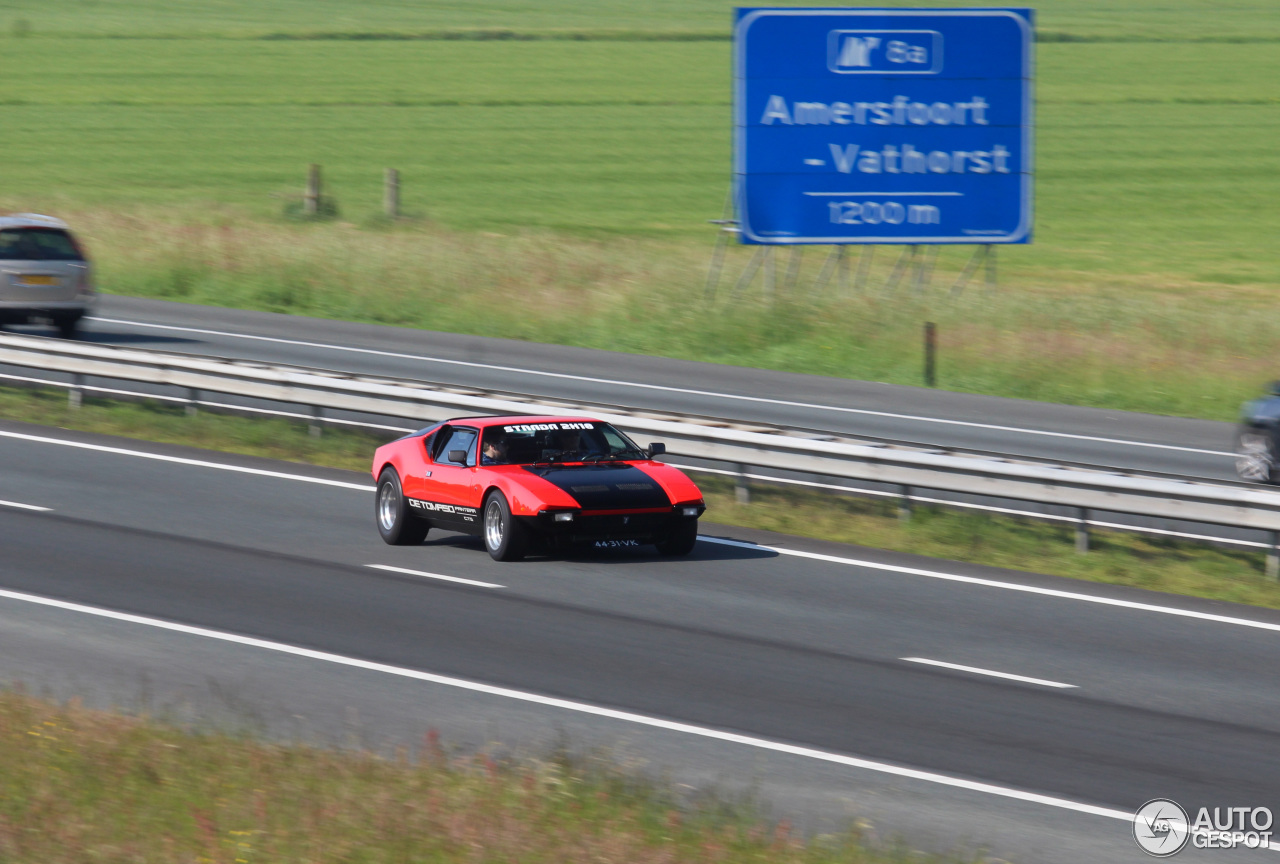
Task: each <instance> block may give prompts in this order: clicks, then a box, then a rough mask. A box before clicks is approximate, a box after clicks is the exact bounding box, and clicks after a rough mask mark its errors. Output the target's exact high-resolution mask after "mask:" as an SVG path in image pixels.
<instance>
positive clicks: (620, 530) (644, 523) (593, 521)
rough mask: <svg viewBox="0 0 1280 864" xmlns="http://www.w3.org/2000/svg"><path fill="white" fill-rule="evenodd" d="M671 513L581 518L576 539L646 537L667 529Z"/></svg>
mask: <svg viewBox="0 0 1280 864" xmlns="http://www.w3.org/2000/svg"><path fill="white" fill-rule="evenodd" d="M670 520H671V514H670V513H632V514H627V515H622V516H618V515H607V516H579V517H578V518H577V520H576V521H575V524H574V528H573V535H574V538H575V539H578V538H581V539H584V540H585V539H591V538H597V537H599V538H610V537H614V538H616V537H646V536H649V535H652V534H653V533H654V532H655V531H657V530H659V529H661V528H665V527H666V525H667V523H668V522H669V521H670Z"/></svg>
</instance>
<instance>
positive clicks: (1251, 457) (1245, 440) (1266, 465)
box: [1236, 429, 1276, 483]
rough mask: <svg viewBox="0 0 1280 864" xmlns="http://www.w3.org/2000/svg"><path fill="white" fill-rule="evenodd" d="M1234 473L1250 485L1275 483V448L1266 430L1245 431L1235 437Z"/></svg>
mask: <svg viewBox="0 0 1280 864" xmlns="http://www.w3.org/2000/svg"><path fill="white" fill-rule="evenodd" d="M1236 473H1237V474H1239V475H1240V479H1241V480H1248V481H1250V482H1251V483H1272V482H1275V479H1276V454H1275V446H1274V444H1273V443H1272V441H1271V435H1270V434H1268V432H1267V431H1266V430H1264V429H1246V430H1244V431H1242V432H1240V434H1239V435H1237V436H1236Z"/></svg>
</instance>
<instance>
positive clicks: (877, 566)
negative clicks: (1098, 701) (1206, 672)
mask: <svg viewBox="0 0 1280 864" xmlns="http://www.w3.org/2000/svg"><path fill="white" fill-rule="evenodd" d="M0 438H15V439H18V440H21V441H33V442H36V443H39V444H60V445H62V446H64V447H76V448H79V449H82V450H95V451H98V452H102V453H114V454H117V455H120V456H137V457H139V458H141V459H155V460H157V461H160V462H174V463H177V464H179V465H193V466H196V467H199V468H215V469H218V470H221V471H234V472H237V473H241V474H256V475H259V476H262V477H274V478H277V479H281V480H297V481H299V482H301V483H318V484H320V485H323V486H336V487H338V488H340V489H354V490H356V491H358V492H374V491H376V487H374V486H365V485H362V484H360V483H346V482H344V481H341V480H326V479H323V478H320V477H306V476H304V475H302V474H286V473H284V472H283V471H264V470H262V469H260V468H245V467H243V466H240V465H227V464H225V463H222V462H208V461H205V460H202V459H183V458H180V457H178V456H162V455H160V454H158V453H147V452H144V451H142V450H126V449H124V448H122V447H106V446H104V445H101V444H86V443H84V442H82V441H68V440H65V439H63V438H47V437H45V436H42V435H26V434H23V433H20V432H5V431H2V430H0ZM698 539H699V540H703V541H705V542H707V543H721V544H723V545H726V546H739V547H741V548H743V549H761V550H764V551H766V552H773V553H775V554H778V555H790V556H793V557H796V558H808V559H810V560H813V561H826V562H829V563H833V564H847V565H849V566H852V567H867V568H869V569H872V570H887V571H890V572H894V573H907V574H910V575H913V576H928V577H929V578H931V579H944V580H948V581H951V582H964V583H968V584H970V585H985V586H987V587H989V588H1004V589H1005V590H1008V591H1024V592H1026V593H1029V594H1043V595H1045V596H1047V597H1061V598H1064V599H1067V600H1083V601H1084V602H1086V603H1100V604H1102V605H1104V606H1120V607H1123V608H1126V609H1139V610H1142V611H1146V612H1160V613H1163V614H1165V615H1180V616H1182V617H1185V618H1198V619H1201V620H1203V621H1216V622H1218V623H1221V624H1236V625H1239V626H1242V627H1256V628H1258V629H1261V630H1274V631H1278V632H1280V624H1270V623H1267V622H1264V621H1250V620H1249V619H1247V618H1232V617H1230V616H1227V615H1210V614H1209V613H1207V612H1191V611H1188V610H1186V609H1175V608H1173V607H1171V606H1156V605H1154V604H1151V603H1136V602H1134V601H1132V600H1114V599H1112V598H1110V597H1095V596H1093V595H1090V594H1078V593H1075V592H1072V591H1057V590H1054V589H1052V588H1034V587H1032V586H1030V585H1018V584H1017V583H1014V582H997V581H996V580H994V579H979V578H977V577H974V576H960V575H958V574H956V573H943V572H941V571H937V570H922V569H920V568H917V567H900V566H898V565H896V564H882V563H880V562H878V561H866V560H862V559H858V558H841V557H839V556H836V555H821V554H819V553H817V552H802V551H800V550H799V549H783V548H780V547H776V546H763V545H761V544H759V543H747V542H745V541H742V540H730V539H728V538H724V537H706V536H703V535H701V534H700V535H698Z"/></svg>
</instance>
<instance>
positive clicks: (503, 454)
mask: <svg viewBox="0 0 1280 864" xmlns="http://www.w3.org/2000/svg"><path fill="white" fill-rule="evenodd" d="M506 458H507V442H506V440H504V439H502V438H485V441H484V447H482V448H480V464H481V465H500V464H502V462H503V461H504V460H506Z"/></svg>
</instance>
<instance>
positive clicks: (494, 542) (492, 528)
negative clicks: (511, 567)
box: [483, 490, 529, 561]
mask: <svg viewBox="0 0 1280 864" xmlns="http://www.w3.org/2000/svg"><path fill="white" fill-rule="evenodd" d="M483 533H484V548H485V550H486V551H487V552H488V553H489V557H490V558H492V559H493V560H494V561H519V560H520V559H521V558H523V557H524V555H525V552H527V551H528V549H529V532H528V530H527V529H526V528H525V527H524V526H523V525H521V524H520V522H519V521H517V520H516V518H515V517H514V516H512V515H511V505H510V504H508V503H507V497H506V496H505V495H503V494H502V493H501V492H498V491H497V490H494V491H493V492H490V493H489V497H488V498H486V499H485V501H484V525H483Z"/></svg>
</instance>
